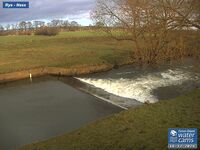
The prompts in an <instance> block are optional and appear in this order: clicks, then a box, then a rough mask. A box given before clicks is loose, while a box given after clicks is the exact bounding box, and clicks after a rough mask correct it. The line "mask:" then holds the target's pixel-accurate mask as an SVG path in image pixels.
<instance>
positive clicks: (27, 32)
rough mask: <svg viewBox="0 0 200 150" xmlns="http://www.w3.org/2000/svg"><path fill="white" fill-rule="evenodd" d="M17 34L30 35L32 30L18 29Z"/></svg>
mask: <svg viewBox="0 0 200 150" xmlns="http://www.w3.org/2000/svg"><path fill="white" fill-rule="evenodd" d="M18 35H32V32H31V31H30V30H27V31H19V32H18Z"/></svg>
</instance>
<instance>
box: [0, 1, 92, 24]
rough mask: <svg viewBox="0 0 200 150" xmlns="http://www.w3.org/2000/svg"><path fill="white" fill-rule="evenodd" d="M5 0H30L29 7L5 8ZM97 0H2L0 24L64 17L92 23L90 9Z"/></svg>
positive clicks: (64, 18) (0, 3)
mask: <svg viewBox="0 0 200 150" xmlns="http://www.w3.org/2000/svg"><path fill="white" fill-rule="evenodd" d="M3 1H29V3H30V8H28V9H5V8H3ZM94 5H95V0H0V24H3V25H5V24H8V23H9V24H12V23H16V22H20V21H33V20H42V21H49V20H53V19H63V20H69V21H77V22H78V23H80V24H81V25H89V24H92V21H91V20H90V11H91V10H92V9H93V7H94Z"/></svg>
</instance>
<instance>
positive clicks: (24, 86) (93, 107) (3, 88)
mask: <svg viewBox="0 0 200 150" xmlns="http://www.w3.org/2000/svg"><path fill="white" fill-rule="evenodd" d="M121 110H122V109H121V108H119V107H116V106H113V105H111V104H109V103H106V102H104V101H101V100H99V99H97V98H95V97H93V96H90V95H88V94H85V93H82V92H80V91H78V90H76V89H74V88H72V87H70V86H68V85H67V84H65V83H64V82H62V81H59V80H57V79H56V78H54V77H42V78H37V79H33V82H32V83H30V81H29V80H28V79H27V80H22V81H17V82H12V83H8V84H2V85H0V150H10V149H12V148H14V147H19V146H21V145H25V144H29V143H32V142H35V141H39V140H44V139H47V138H50V137H53V136H57V135H61V134H64V133H67V132H69V131H72V130H74V129H77V128H79V127H81V126H84V125H86V124H88V123H89V122H93V121H95V120H97V119H99V118H101V117H105V116H108V115H110V114H113V113H117V112H120V111H121Z"/></svg>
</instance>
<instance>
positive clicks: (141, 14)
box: [91, 0, 199, 62]
mask: <svg viewBox="0 0 200 150" xmlns="http://www.w3.org/2000/svg"><path fill="white" fill-rule="evenodd" d="M192 1H195V0H97V3H96V8H95V9H94V10H93V11H92V13H91V17H92V19H93V20H94V21H95V22H102V23H103V24H104V25H105V28H104V30H105V31H106V32H107V33H108V34H109V35H111V36H112V37H113V38H115V39H117V40H130V41H133V42H134V44H133V45H134V47H135V48H134V51H133V57H134V58H135V59H139V60H144V61H148V62H155V61H157V60H158V59H163V58H162V57H165V56H166V55H165V54H166V53H167V52H168V50H169V49H170V48H169V45H171V43H173V41H172V39H170V33H171V31H172V30H174V29H177V28H181V29H182V28H183V27H186V26H188V25H189V24H190V25H191V26H195V27H198V23H196V22H198V19H196V18H198V15H199V14H198V13H196V11H194V6H196V5H197V4H195V5H194V4H193V2H192ZM183 14H184V15H183ZM196 20H197V21H196ZM116 26H117V28H118V29H119V31H120V32H118V34H116V32H115V31H116V28H115V30H114V31H113V28H114V27H116ZM172 47H173V46H172ZM172 47H171V49H173V48H172ZM161 51H162V52H163V53H160V52H161ZM159 55H160V56H159ZM161 55H162V56H161Z"/></svg>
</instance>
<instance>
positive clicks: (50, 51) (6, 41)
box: [0, 31, 132, 73]
mask: <svg viewBox="0 0 200 150" xmlns="http://www.w3.org/2000/svg"><path fill="white" fill-rule="evenodd" d="M131 47H132V43H130V42H127V41H123V42H117V41H116V40H113V39H111V38H109V37H107V36H106V35H105V34H97V33H94V32H90V31H77V32H61V33H60V34H59V35H58V36H54V37H48V36H34V35H32V36H2V37H1V36H0V73H8V72H13V71H19V70H26V69H32V68H37V67H73V66H76V65H98V64H100V65H101V64H114V63H115V61H117V62H119V63H120V62H122V61H125V60H127V59H128V58H129V56H130V52H131Z"/></svg>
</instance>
